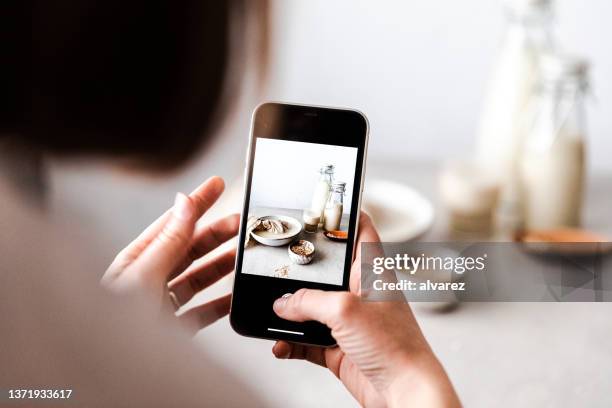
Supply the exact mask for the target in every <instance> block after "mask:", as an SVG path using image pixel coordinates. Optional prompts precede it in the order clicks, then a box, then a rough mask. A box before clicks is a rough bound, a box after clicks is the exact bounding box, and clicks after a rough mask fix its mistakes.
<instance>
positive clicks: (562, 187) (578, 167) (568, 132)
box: [520, 55, 588, 229]
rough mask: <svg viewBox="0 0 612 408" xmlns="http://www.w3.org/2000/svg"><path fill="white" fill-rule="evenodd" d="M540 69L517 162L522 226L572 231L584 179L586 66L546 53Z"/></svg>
mask: <svg viewBox="0 0 612 408" xmlns="http://www.w3.org/2000/svg"><path fill="white" fill-rule="evenodd" d="M540 66H541V81H540V82H539V84H538V86H537V88H536V90H537V102H536V103H535V104H534V107H533V121H532V122H531V126H530V130H529V132H528V134H527V139H526V140H525V143H524V146H523V151H522V157H521V159H520V172H521V178H522V185H523V195H524V197H523V204H524V213H525V223H526V227H527V228H530V229H534V228H540V229H541V228H556V227H577V226H579V225H580V211H581V206H582V195H583V189H584V177H585V174H584V173H585V157H584V155H585V147H584V140H585V112H584V102H583V99H584V96H585V94H586V90H587V73H588V63H587V62H586V61H585V60H582V59H580V58H575V57H570V56H563V55H548V56H544V57H542V59H541V63H540Z"/></svg>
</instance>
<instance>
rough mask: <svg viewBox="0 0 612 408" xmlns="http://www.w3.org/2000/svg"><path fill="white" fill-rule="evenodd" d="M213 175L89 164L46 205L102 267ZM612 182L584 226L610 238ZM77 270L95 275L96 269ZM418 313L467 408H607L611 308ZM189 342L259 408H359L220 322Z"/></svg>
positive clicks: (427, 184)
mask: <svg viewBox="0 0 612 408" xmlns="http://www.w3.org/2000/svg"><path fill="white" fill-rule="evenodd" d="M244 134H245V135H246V131H245V133H244ZM219 168H220V167H219V165H217V171H219ZM437 169H438V167H437V166H436V165H434V164H429V165H418V166H415V165H412V166H410V165H407V164H406V163H405V161H404V160H402V161H400V162H395V163H393V162H389V161H387V160H385V161H382V162H378V164H377V163H375V162H374V163H372V162H370V163H369V170H368V174H369V177H370V178H371V177H384V178H387V179H390V180H397V181H400V182H403V183H408V184H409V185H411V186H413V187H414V188H416V189H417V190H419V191H421V192H422V193H423V194H424V195H425V196H426V197H427V198H429V199H431V200H434V199H435V197H436V193H435V179H436V174H437ZM222 170H223V169H222ZM224 171H226V172H227V171H229V170H227V168H226V169H225V170H224ZM212 172H213V169H211V167H210V164H209V165H208V167H204V163H199V164H198V166H195V167H192V168H190V169H188V171H187V172H185V173H183V174H181V176H180V177H175V178H171V179H166V180H160V179H145V178H140V179H138V178H126V177H125V176H118V175H117V173H116V172H114V171H108V169H104V168H100V167H93V166H63V167H55V168H54V171H53V173H52V175H51V176H52V177H51V179H52V181H53V182H52V195H51V197H50V201H51V207H52V209H53V211H54V212H56V213H57V214H58V215H59V216H62V214H63V217H65V218H69V220H70V222H72V223H79V224H81V225H83V226H84V228H86V231H88V232H89V234H90V235H91V236H92V237H94V238H95V244H96V245H97V248H98V249H99V251H100V255H101V256H102V257H105V258H106V259H107V261H108V262H109V263H110V261H111V260H112V258H113V256H114V255H115V254H116V253H117V251H119V250H120V249H121V248H123V246H125V245H126V244H127V243H128V242H129V241H130V240H131V239H133V238H134V237H135V236H136V235H138V234H139V233H140V232H141V231H142V230H143V229H144V228H145V226H146V225H148V224H149V223H150V222H151V221H152V220H153V219H155V218H156V217H157V216H158V215H159V214H161V213H162V212H163V211H165V210H166V209H167V208H168V207H169V206H170V205H171V202H172V197H173V192H174V191H176V190H178V189H180V190H182V191H189V190H190V189H191V188H193V187H194V186H195V185H197V184H198V183H199V182H200V181H201V180H202V179H203V178H204V177H206V176H207V175H208V174H211V173H212ZM222 174H223V173H222ZM370 178H367V179H366V187H365V188H366V191H367V189H368V186H369V180H370ZM611 185H612V184H611V183H610V177H604V178H601V177H600V178H596V179H591V180H590V182H589V184H588V186H589V192H588V197H587V208H588V213H587V214H588V217H586V218H587V219H586V222H587V226H588V227H590V228H593V229H594V230H597V231H601V232H603V233H606V232H607V233H612V225H611V224H610V223H611V220H610V211H609V209H610V208H612V195H611V194H610V186H611ZM235 186H237V187H236V188H231V187H230V188H229V190H230V191H229V192H228V193H227V195H228V196H230V197H234V198H233V199H232V200H231V202H230V203H227V202H226V205H225V207H224V208H225V209H219V208H218V207H217V208H216V209H214V210H213V212H215V213H216V215H214V216H213V218H216V217H217V216H218V215H220V213H225V212H226V211H229V209H234V210H235V209H236V208H238V207H239V200H240V198H239V196H240V189H241V183H236V184H235ZM100 203H104V205H101V204H100ZM439 227H440V225H439V224H436V226H434V228H433V230H432V232H431V235H430V234H428V236H427V237H426V238H425V239H435V236H439ZM100 238H105V239H100ZM92 244H94V243H92ZM83 272H84V273H95V274H98V275H100V276H101V274H102V272H103V268H102V267H101V268H99V269H92V270H88V271H83ZM230 288H231V279H229V278H228V279H224V280H222V281H221V282H219V283H218V284H216V285H215V286H214V287H212V288H211V290H209V291H207V292H206V293H203V294H201V295H199V296H197V297H196V299H194V301H193V303H192V304H198V303H200V302H203V301H204V300H206V299H210V298H212V297H216V296H219V295H221V294H224V293H227V292H228V291H229V290H230ZM416 315H417V319H418V321H419V323H420V324H421V326H422V329H423V332H424V334H425V335H426V337H427V338H428V339H429V341H430V342H431V344H432V346H433V349H434V351H435V352H436V353H438V355H439V357H440V359H441V361H442V363H443V364H444V366H445V367H446V368H447V370H448V373H449V375H450V378H451V379H452V381H453V382H454V384H455V386H456V387H457V392H458V393H459V395H460V397H461V399H462V401H463V402H464V404H465V406H466V407H492V406H502V407H534V406H536V407H539V406H548V407H555V408H556V407H574V406H588V407H602V408H603V407H610V406H612V394H611V393H610V389H612V364H610V362H611V361H612V342H610V338H612V323H611V322H610V316H611V315H612V304H610V303H608V304H593V303H584V304H580V303H572V304H544V303H522V304H519V303H480V304H470V305H464V306H462V307H460V308H459V309H458V310H457V311H456V312H454V313H450V314H446V315H439V314H427V313H423V312H422V311H420V310H419V311H417V312H416ZM196 341H197V342H198V343H199V344H200V345H201V347H202V349H203V350H204V351H206V352H207V353H209V354H210V355H211V356H212V357H213V358H214V359H216V360H217V361H219V363H220V364H222V365H224V366H226V367H228V368H230V369H231V370H232V371H233V372H234V373H235V374H236V375H237V376H238V377H239V378H240V379H242V380H243V381H245V382H246V383H248V384H250V385H252V386H253V387H254V388H255V389H256V390H257V391H258V392H259V393H260V394H261V396H262V398H264V399H265V401H266V403H267V406H270V407H287V406H291V407H315V406H316V407H335V408H337V407H355V406H356V404H355V402H354V400H353V399H352V397H351V396H350V395H349V394H348V393H347V392H346V390H345V389H344V388H343V387H342V385H341V384H340V383H339V382H338V381H337V380H336V379H335V377H334V376H333V375H332V374H330V373H329V372H327V371H326V370H324V369H322V368H320V367H318V366H314V365H311V364H306V363H304V362H302V361H278V360H275V359H274V358H273V356H272V353H271V351H270V349H271V348H272V342H270V341H264V340H255V339H248V338H244V337H240V336H238V335H237V334H235V333H234V332H233V331H232V329H231V328H230V326H229V323H228V321H227V319H222V320H221V321H219V322H218V323H215V324H213V325H212V327H210V328H208V329H207V330H204V331H202V332H200V333H199V334H198V336H197V338H196ZM194 358H195V357H194ZM194 386H197V379H195V380H194Z"/></svg>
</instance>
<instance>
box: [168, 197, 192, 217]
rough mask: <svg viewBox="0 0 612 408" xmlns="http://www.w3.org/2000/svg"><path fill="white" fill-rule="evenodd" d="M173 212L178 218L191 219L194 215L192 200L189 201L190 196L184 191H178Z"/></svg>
mask: <svg viewBox="0 0 612 408" xmlns="http://www.w3.org/2000/svg"><path fill="white" fill-rule="evenodd" d="M172 213H173V214H174V215H175V216H176V217H177V218H181V219H183V220H188V219H191V217H192V216H193V207H192V205H191V202H190V201H189V197H187V196H186V195H185V194H183V193H176V197H175V198H174V207H173V208H172Z"/></svg>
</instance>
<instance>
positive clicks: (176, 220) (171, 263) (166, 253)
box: [128, 193, 197, 281]
mask: <svg viewBox="0 0 612 408" xmlns="http://www.w3.org/2000/svg"><path fill="white" fill-rule="evenodd" d="M196 221H197V216H196V209H195V205H194V203H193V202H192V200H191V199H190V198H189V197H187V196H186V195H184V194H181V193H178V194H177V195H176V199H175V203H174V206H173V208H172V212H171V214H170V216H169V217H168V220H167V221H166V223H165V224H164V226H163V228H162V229H161V231H160V232H159V233H158V234H157V235H156V236H155V238H154V239H153V241H152V242H151V243H150V244H149V245H148V246H147V247H146V248H145V249H144V251H143V252H142V253H141V254H140V255H139V256H138V258H137V259H136V260H134V261H133V262H132V263H131V264H130V265H129V267H128V269H129V270H134V271H135V272H137V273H139V274H143V275H144V276H146V277H147V278H148V279H151V278H154V279H153V281H157V280H158V279H164V280H165V279H166V277H167V276H168V275H169V274H170V273H171V272H172V271H173V270H174V269H175V267H176V266H177V264H178V263H179V262H180V260H181V259H183V258H184V256H185V254H186V253H187V248H189V244H190V242H191V239H192V237H193V232H194V229H195V223H196Z"/></svg>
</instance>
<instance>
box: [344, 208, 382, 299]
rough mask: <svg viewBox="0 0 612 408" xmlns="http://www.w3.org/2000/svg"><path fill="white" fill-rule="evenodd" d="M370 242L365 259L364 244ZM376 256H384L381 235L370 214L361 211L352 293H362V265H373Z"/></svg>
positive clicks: (351, 279) (351, 286)
mask: <svg viewBox="0 0 612 408" xmlns="http://www.w3.org/2000/svg"><path fill="white" fill-rule="evenodd" d="M364 243H367V244H368V251H367V258H368V259H363V252H362V251H363V245H362V244H364ZM376 256H384V252H383V250H382V247H381V246H380V237H379V235H378V232H377V231H376V228H375V227H374V223H373V222H372V219H371V218H370V216H369V215H368V214H367V213H365V212H363V211H362V212H361V215H360V217H359V233H358V236H357V250H356V256H355V260H354V262H353V268H352V269H351V277H350V281H349V287H350V291H351V292H352V293H357V294H359V293H361V266H362V264H364V263H365V264H367V265H372V263H373V261H372V259H373V258H374V257H376Z"/></svg>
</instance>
